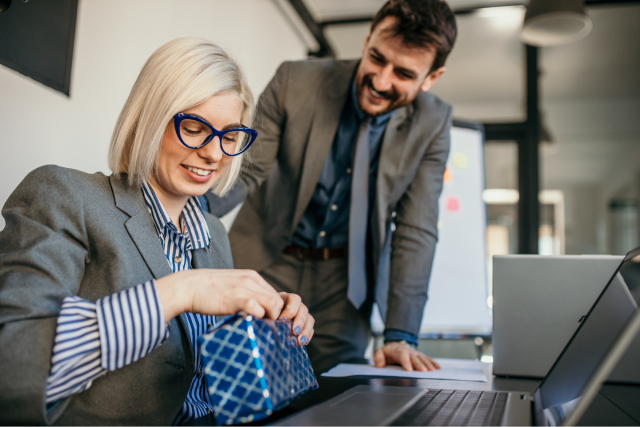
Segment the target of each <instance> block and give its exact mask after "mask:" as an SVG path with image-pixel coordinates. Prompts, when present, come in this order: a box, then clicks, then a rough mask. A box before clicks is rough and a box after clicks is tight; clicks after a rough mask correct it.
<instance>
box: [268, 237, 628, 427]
mask: <svg viewBox="0 0 640 427" xmlns="http://www.w3.org/2000/svg"><path fill="white" fill-rule="evenodd" d="M639 304H640V248H637V249H635V250H633V251H631V252H629V254H627V256H626V257H625V258H624V259H623V261H622V262H621V263H620V265H619V266H618V268H617V269H616V271H615V273H614V274H613V276H612V277H611V278H610V279H609V281H608V283H607V285H606V286H605V287H604V289H603V290H602V292H601V293H600V295H599V296H598V297H597V299H596V301H595V303H593V305H592V306H591V308H590V309H589V311H588V312H587V313H586V314H585V315H584V317H583V318H582V319H581V322H580V326H579V327H578V329H577V330H576V332H575V333H574V334H573V336H572V337H571V339H570V340H569V342H568V343H567V345H566V346H565V347H564V349H563V350H562V352H561V353H560V355H559V356H558V357H557V359H556V360H555V362H554V363H553V365H552V366H551V369H550V370H549V372H548V373H547V375H546V376H545V378H544V380H543V381H542V383H541V384H540V386H539V387H538V389H537V390H536V391H535V393H534V395H533V396H531V394H529V393H525V392H501V391H478V390H462V389H458V390H444V389H428V388H420V387H391V386H378V385H372V386H357V387H354V388H352V389H350V390H347V391H346V392H344V393H342V394H341V395H339V396H336V397H334V398H333V399H330V400H328V401H326V402H324V403H321V404H319V405H316V406H313V407H311V408H308V409H306V410H304V411H301V412H299V413H296V414H293V415H292V416H290V417H287V418H283V419H281V420H279V421H278V422H276V425H532V424H533V425H575V424H576V423H577V422H578V421H580V419H581V417H582V416H583V415H584V413H585V411H586V409H587V408H588V407H589V405H590V404H591V402H592V401H593V399H594V398H595V396H596V394H597V393H598V391H599V390H600V387H601V386H602V384H603V383H604V381H606V380H607V378H608V377H609V375H610V374H611V372H612V371H613V369H614V368H615V367H616V365H617V364H618V361H619V360H620V359H621V358H622V356H623V355H624V353H625V351H626V350H627V348H628V347H629V345H630V344H631V342H632V341H633V340H634V338H635V337H636V335H638V332H639V331H640V309H639V308H638V305H639ZM636 421H638V420H636Z"/></svg>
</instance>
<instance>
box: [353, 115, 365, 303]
mask: <svg viewBox="0 0 640 427" xmlns="http://www.w3.org/2000/svg"><path fill="white" fill-rule="evenodd" d="M369 123H370V119H365V120H363V121H362V123H361V124H360V132H359V133H358V140H357V141H356V150H355V151H356V155H355V158H354V160H353V175H352V180H351V210H350V213H349V290H348V291H347V296H348V297H349V301H351V303H352V304H353V305H354V306H355V307H356V308H360V306H361V305H362V303H363V302H364V300H365V299H366V298H367V258H366V257H367V223H368V219H369Z"/></svg>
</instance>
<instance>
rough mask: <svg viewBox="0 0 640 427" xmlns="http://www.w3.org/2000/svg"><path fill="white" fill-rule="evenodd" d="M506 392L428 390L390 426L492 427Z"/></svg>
mask: <svg viewBox="0 0 640 427" xmlns="http://www.w3.org/2000/svg"><path fill="white" fill-rule="evenodd" d="M507 396H509V393H504V392H499V391H467V390H429V392H427V394H425V395H424V396H422V397H421V398H420V400H418V401H417V402H416V403H415V404H414V405H413V406H412V407H411V408H409V410H407V411H406V412H405V413H404V414H402V415H401V416H400V418H398V419H396V420H395V421H394V422H393V424H391V425H393V426H434V425H435V426H496V425H499V424H500V421H501V420H502V416H503V414H504V411H505V409H506V404H507Z"/></svg>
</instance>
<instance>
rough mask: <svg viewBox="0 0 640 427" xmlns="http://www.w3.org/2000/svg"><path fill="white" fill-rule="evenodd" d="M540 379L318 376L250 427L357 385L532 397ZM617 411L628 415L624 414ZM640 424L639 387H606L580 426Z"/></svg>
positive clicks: (314, 403) (324, 399) (291, 412)
mask: <svg viewBox="0 0 640 427" xmlns="http://www.w3.org/2000/svg"><path fill="white" fill-rule="evenodd" d="M540 382H541V381H540V380H533V379H521V378H500V377H494V376H490V377H489V380H488V381H487V382H486V383H482V382H471V381H446V380H422V379H414V378H390V377H384V378H382V377H381V378H376V377H370V376H353V377H342V378H332V377H318V384H319V386H320V387H319V388H318V389H316V390H313V391H310V392H309V393H307V394H306V395H304V396H302V397H301V398H300V399H298V400H296V401H294V402H292V403H291V404H290V405H289V406H288V407H286V408H284V409H282V410H280V411H278V412H276V413H274V414H273V415H271V416H270V417H269V418H267V419H264V420H261V421H260V422H256V423H251V424H249V425H266V424H269V423H272V422H274V421H276V420H278V419H280V418H284V417H286V416H289V415H292V414H294V413H296V412H298V411H301V410H304V409H306V408H309V407H311V406H313V405H317V404H319V403H322V402H324V401H326V400H329V399H331V398H332V397H334V396H337V395H339V394H340V393H343V392H345V391H347V390H349V389H350V388H352V387H355V386H357V385H387V386H403V387H424V388H436V389H452V388H460V389H467V390H496V391H524V392H529V393H531V394H533V393H534V392H535V391H536V389H537V388H538V385H539V384H540ZM620 408H622V409H623V410H624V411H626V412H627V414H631V415H632V416H633V417H634V418H635V419H636V420H639V421H634V419H633V418H631V417H630V416H629V415H627V414H625V412H623V411H622V410H621V409H620ZM639 422H640V386H632V385H609V384H607V385H605V386H604V387H603V389H602V390H601V394H599V395H598V397H597V398H596V399H595V400H594V402H593V404H592V405H591V408H589V410H588V411H587V413H586V414H585V416H584V417H583V420H582V422H581V423H580V424H581V425H638V423H639Z"/></svg>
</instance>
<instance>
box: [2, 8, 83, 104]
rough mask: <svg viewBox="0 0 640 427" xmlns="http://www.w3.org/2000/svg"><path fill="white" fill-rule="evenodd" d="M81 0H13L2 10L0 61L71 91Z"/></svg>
mask: <svg viewBox="0 0 640 427" xmlns="http://www.w3.org/2000/svg"><path fill="white" fill-rule="evenodd" d="M77 14H78V0H29V1H28V2H25V1H23V0H13V1H12V3H11V6H10V7H9V9H7V10H6V11H4V12H2V13H0V64H2V65H5V66H7V67H9V68H11V69H13V70H16V71H18V72H20V73H22V74H24V75H25V76H28V77H31V78H32V79H34V80H37V81H39V82H40V83H42V84H45V85H47V86H49V87H51V88H53V89H55V90H57V91H60V92H62V93H64V94H65V95H69V90H70V84H71V63H72V59H73V43H74V37H75V32H76V17H77Z"/></svg>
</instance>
